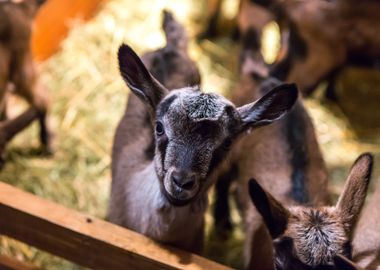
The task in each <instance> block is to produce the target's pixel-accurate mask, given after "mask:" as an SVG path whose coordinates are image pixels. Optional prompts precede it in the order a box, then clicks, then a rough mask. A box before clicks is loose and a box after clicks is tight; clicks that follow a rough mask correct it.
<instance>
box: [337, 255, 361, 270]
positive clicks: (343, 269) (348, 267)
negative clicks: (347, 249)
mask: <svg viewBox="0 0 380 270" xmlns="http://www.w3.org/2000/svg"><path fill="white" fill-rule="evenodd" d="M334 266H335V269H336V270H359V267H357V266H356V265H355V264H354V263H353V262H351V261H350V260H349V259H347V258H345V257H343V256H342V255H336V256H335V257H334Z"/></svg>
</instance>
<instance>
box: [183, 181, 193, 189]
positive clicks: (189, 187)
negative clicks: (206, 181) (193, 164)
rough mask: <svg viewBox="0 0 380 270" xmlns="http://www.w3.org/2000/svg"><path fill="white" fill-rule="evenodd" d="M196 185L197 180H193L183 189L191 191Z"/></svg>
mask: <svg viewBox="0 0 380 270" xmlns="http://www.w3.org/2000/svg"><path fill="white" fill-rule="evenodd" d="M194 185H195V180H193V179H191V180H190V181H189V182H187V183H185V184H184V185H183V186H182V188H183V189H187V190H190V189H192V188H193V187H194Z"/></svg>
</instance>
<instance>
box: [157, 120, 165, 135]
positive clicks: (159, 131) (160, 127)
mask: <svg viewBox="0 0 380 270" xmlns="http://www.w3.org/2000/svg"><path fill="white" fill-rule="evenodd" d="M156 134H157V135H158V136H161V135H162V134H164V125H163V124H162V123H161V122H157V123H156Z"/></svg>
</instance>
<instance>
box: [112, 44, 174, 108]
mask: <svg viewBox="0 0 380 270" xmlns="http://www.w3.org/2000/svg"><path fill="white" fill-rule="evenodd" d="M118 60H119V69H120V74H121V76H122V77H123V79H124V81H125V83H126V84H127V85H128V87H129V88H130V89H131V91H132V92H133V93H134V94H135V95H136V96H138V97H139V98H140V99H141V100H142V101H143V102H145V103H146V104H147V105H148V106H149V108H150V110H151V111H152V112H155V110H156V107H157V104H158V103H159V102H160V101H161V99H162V98H163V97H164V96H165V95H166V94H167V93H168V90H167V89H166V88H165V87H164V86H162V85H161V84H160V83H159V82H158V81H157V80H156V79H155V78H154V77H153V76H152V75H151V74H150V73H149V71H148V70H147V69H146V67H145V66H144V64H143V62H142V61H141V59H140V57H138V56H137V54H136V53H135V52H134V51H133V50H132V48H131V47H129V46H128V45H126V44H123V45H121V46H120V48H119V51H118Z"/></svg>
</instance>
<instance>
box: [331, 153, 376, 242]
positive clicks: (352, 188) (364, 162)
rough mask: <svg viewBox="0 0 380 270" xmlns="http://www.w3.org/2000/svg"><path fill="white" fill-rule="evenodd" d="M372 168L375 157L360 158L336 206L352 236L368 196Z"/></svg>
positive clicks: (368, 155)
mask: <svg viewBox="0 0 380 270" xmlns="http://www.w3.org/2000/svg"><path fill="white" fill-rule="evenodd" d="M372 167H373V156H372V155H371V154H369V153H365V154H362V155H361V156H360V157H358V159H357V160H356V161H355V163H354V165H353V166H352V168H351V171H350V174H349V176H348V178H347V180H346V184H345V186H344V189H343V193H342V194H341V195H340V197H339V200H338V202H337V205H336V209H337V211H338V213H339V215H340V216H341V218H342V221H343V224H344V226H345V227H346V229H347V231H348V232H349V233H350V234H351V236H352V234H353V230H354V228H355V226H356V223H357V220H358V217H359V214H360V212H361V210H362V208H363V204H364V201H365V198H366V195H367V190H368V185H369V181H370V178H371V173H372Z"/></svg>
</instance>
